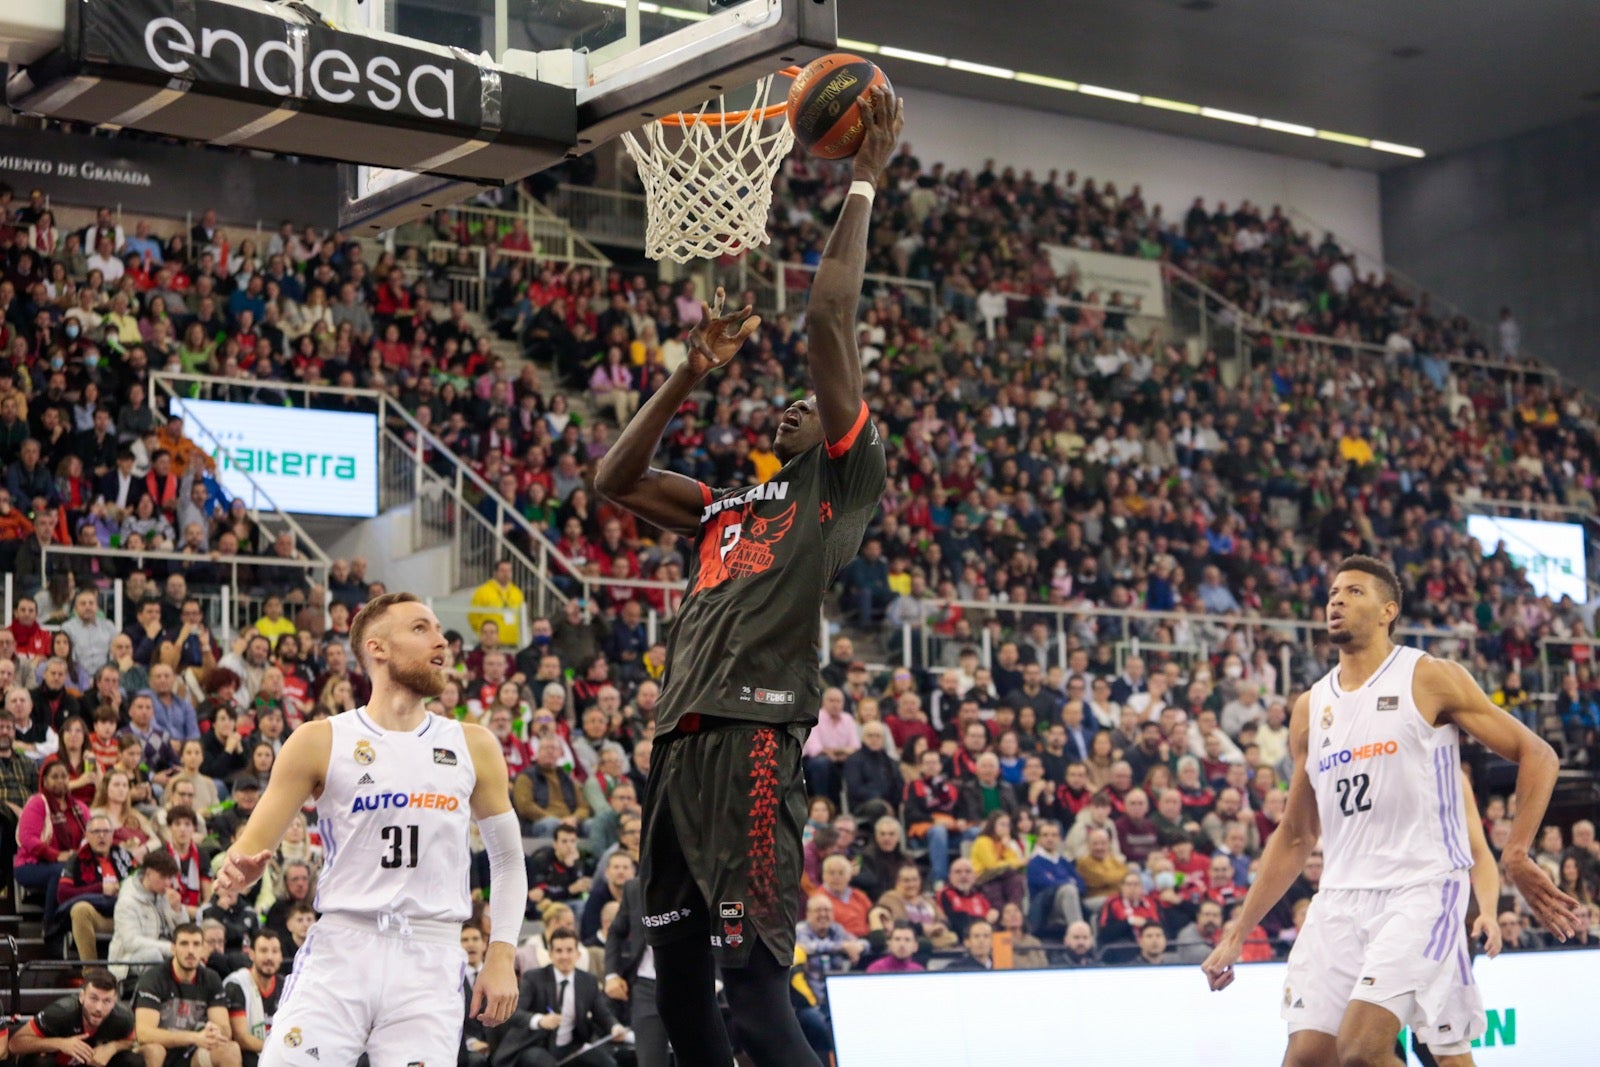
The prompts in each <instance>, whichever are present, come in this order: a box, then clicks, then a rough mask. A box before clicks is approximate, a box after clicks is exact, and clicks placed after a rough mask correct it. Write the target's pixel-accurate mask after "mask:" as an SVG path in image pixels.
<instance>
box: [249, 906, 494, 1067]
mask: <svg viewBox="0 0 1600 1067" xmlns="http://www.w3.org/2000/svg"><path fill="white" fill-rule="evenodd" d="M488 947H489V946H488V942H487V941H486V940H485V939H484V936H483V931H482V930H480V929H478V928H477V927H476V926H473V925H472V924H471V923H467V924H465V925H463V926H462V927H461V951H462V952H464V953H466V955H467V966H466V967H465V968H464V969H463V971H462V975H461V1003H462V1007H463V1009H464V1010H465V1012H466V1018H465V1019H464V1020H463V1023H462V1027H461V1049H460V1051H459V1052H457V1054H456V1067H488V1064H489V1028H488V1027H486V1026H485V1025H484V1024H483V1021H482V1020H481V1019H478V1018H476V1017H475V1016H474V1015H473V1014H472V996H473V992H472V991H473V989H474V988H475V987H476V986H477V984H478V975H479V973H480V972H481V971H482V970H483V953H484V950H485V949H486V948H488ZM236 1025H237V1021H236ZM246 1055H248V1052H247V1053H246ZM247 1067H248V1064H247Z"/></svg>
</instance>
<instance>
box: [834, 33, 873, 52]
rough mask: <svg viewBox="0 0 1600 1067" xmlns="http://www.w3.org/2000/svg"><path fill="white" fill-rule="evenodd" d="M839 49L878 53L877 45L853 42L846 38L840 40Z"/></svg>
mask: <svg viewBox="0 0 1600 1067" xmlns="http://www.w3.org/2000/svg"><path fill="white" fill-rule="evenodd" d="M839 47H840V48H848V49H850V51H852V52H867V53H870V54H876V53H877V51H878V46H877V45H875V44H868V43H867V42H866V41H852V40H849V39H847V38H844V37H841V38H839Z"/></svg>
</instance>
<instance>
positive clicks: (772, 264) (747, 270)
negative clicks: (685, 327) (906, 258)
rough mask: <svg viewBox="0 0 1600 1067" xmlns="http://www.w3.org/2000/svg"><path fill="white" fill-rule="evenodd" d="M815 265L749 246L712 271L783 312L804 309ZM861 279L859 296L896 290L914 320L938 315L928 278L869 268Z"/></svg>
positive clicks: (721, 281) (731, 286) (732, 287)
mask: <svg viewBox="0 0 1600 1067" xmlns="http://www.w3.org/2000/svg"><path fill="white" fill-rule="evenodd" d="M817 269H818V268H817V266H816V265H814V264H810V263H788V262H784V261H782V260H779V259H778V258H777V257H776V256H774V255H772V254H771V253H770V252H768V251H766V250H764V249H760V248H751V249H749V250H747V251H746V252H745V254H744V255H742V256H740V257H739V258H738V259H736V260H734V261H732V262H731V263H718V264H716V265H715V266H714V268H713V271H714V276H715V277H716V279H717V281H718V283H719V284H721V285H723V286H724V287H725V288H727V289H728V290H729V292H736V293H743V292H745V291H747V290H750V291H754V292H755V293H756V296H757V299H758V301H759V300H761V299H762V298H764V297H766V298H769V299H770V300H771V301H772V303H771V305H770V306H769V307H764V308H762V309H761V310H763V311H772V312H774V313H776V314H779V315H783V314H800V313H802V312H804V311H805V309H806V305H807V303H808V302H809V301H810V298H811V284H812V282H813V281H814V280H815V278H816V273H817ZM861 279H862V283H863V284H862V294H861V296H862V299H863V300H871V299H872V296H873V290H874V289H876V290H880V291H882V290H889V291H891V292H895V293H898V294H899V296H900V300H901V302H902V304H903V305H904V307H905V311H906V313H907V315H909V316H911V317H912V318H913V319H914V320H915V321H918V322H921V323H922V324H923V325H932V323H933V320H934V319H936V318H937V317H938V309H939V294H938V291H937V290H936V289H935V288H934V285H933V283H932V282H929V281H924V280H922V279H920V278H905V277H901V276H899V275H894V274H877V273H870V272H869V273H866V274H863V275H862V276H861ZM768 294H770V297H768Z"/></svg>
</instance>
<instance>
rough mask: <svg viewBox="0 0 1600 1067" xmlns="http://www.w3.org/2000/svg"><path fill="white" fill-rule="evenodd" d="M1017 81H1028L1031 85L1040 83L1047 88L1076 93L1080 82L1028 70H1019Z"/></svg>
mask: <svg viewBox="0 0 1600 1067" xmlns="http://www.w3.org/2000/svg"><path fill="white" fill-rule="evenodd" d="M1017 81H1019V82H1027V83H1028V84H1029V85H1039V86H1043V87H1044V88H1046V89H1060V90H1062V91H1063V92H1068V93H1075V92H1077V91H1078V83H1077V82H1070V81H1067V80H1066V79H1065V78H1047V77H1045V76H1044V75H1043V74H1029V73H1028V72H1027V71H1022V70H1019V71H1017Z"/></svg>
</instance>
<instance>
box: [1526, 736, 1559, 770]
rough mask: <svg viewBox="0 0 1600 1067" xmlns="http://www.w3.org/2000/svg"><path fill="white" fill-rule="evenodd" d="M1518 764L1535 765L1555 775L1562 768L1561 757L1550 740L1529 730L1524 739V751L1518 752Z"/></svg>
mask: <svg viewBox="0 0 1600 1067" xmlns="http://www.w3.org/2000/svg"><path fill="white" fill-rule="evenodd" d="M1517 765H1518V766H1520V767H1534V768H1537V769H1539V770H1542V771H1547V772H1549V773H1550V774H1551V775H1555V774H1556V773H1557V772H1559V771H1560V770H1561V757H1560V756H1557V755H1556V750H1555V749H1554V748H1552V747H1551V745H1550V742H1548V741H1546V740H1545V739H1544V738H1542V737H1540V736H1539V735H1538V734H1535V733H1533V732H1532V731H1529V732H1528V733H1527V734H1526V735H1525V736H1524V737H1523V739H1522V751H1521V752H1519V753H1518V754H1517Z"/></svg>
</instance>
